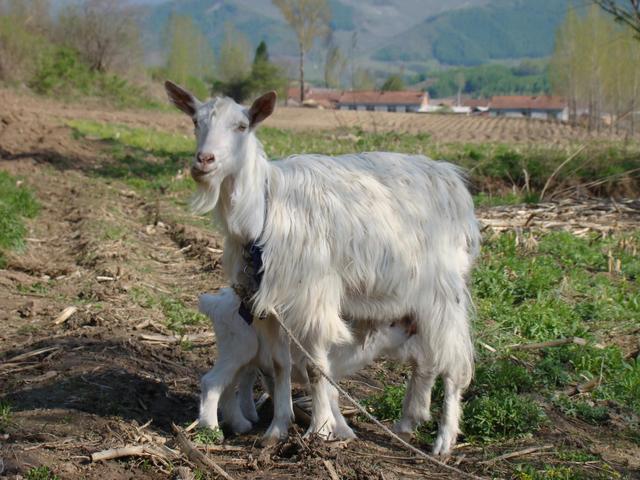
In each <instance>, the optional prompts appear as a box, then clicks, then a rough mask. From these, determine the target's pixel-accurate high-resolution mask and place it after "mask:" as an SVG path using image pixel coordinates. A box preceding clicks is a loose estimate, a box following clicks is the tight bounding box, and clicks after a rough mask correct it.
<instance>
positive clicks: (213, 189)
mask: <svg viewBox="0 0 640 480" xmlns="http://www.w3.org/2000/svg"><path fill="white" fill-rule="evenodd" d="M221 183H222V180H221V179H219V178H218V177H213V178H208V179H207V181H206V182H198V190H197V191H196V193H195V194H194V195H193V198H192V199H191V211H192V212H193V213H195V214H198V215H201V214H204V213H209V212H210V211H211V210H213V209H214V208H216V204H217V203H218V197H219V196H220V184H221Z"/></svg>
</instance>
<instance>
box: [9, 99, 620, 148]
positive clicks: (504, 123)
mask: <svg viewBox="0 0 640 480" xmlns="http://www.w3.org/2000/svg"><path fill="white" fill-rule="evenodd" d="M17 102H19V105H18V104H17ZM0 105H6V106H7V107H6V112H15V111H16V110H17V111H19V112H24V113H34V114H37V113H38V112H41V111H43V110H46V111H47V112H50V113H51V114H55V115H56V117H58V118H60V119H69V120H71V119H76V118H84V119H91V120H97V121H104V122H115V121H117V122H119V123H122V124H126V125H132V126H136V125H143V126H146V127H151V128H157V129H162V130H166V131H171V132H180V133H184V134H185V135H191V132H192V126H191V124H190V122H185V121H184V118H182V117H181V115H177V114H175V113H172V112H154V113H153V114H149V112H132V111H130V112H122V111H117V110H114V109H112V108H105V107H104V106H103V105H101V104H99V103H97V104H96V103H92V102H90V101H86V102H83V103H82V104H80V103H71V104H61V103H58V102H56V101H53V100H48V99H43V98H41V97H33V96H31V95H28V94H26V93H25V94H23V95H20V96H19V99H18V98H16V97H15V95H14V93H13V92H11V91H9V90H2V89H0ZM1 114H2V111H0V115H1ZM265 125H266V126H270V127H276V128H286V129H291V130H332V129H338V128H341V129H342V128H346V129H362V130H365V131H373V132H406V133H426V134H428V135H429V137H430V138H431V140H433V141H434V142H442V143H449V142H457V143H484V142H504V143H511V144H514V143H515V144H533V143H535V144H542V145H545V144H546V145H564V144H567V143H573V142H578V141H583V140H611V139H614V140H615V139H619V138H621V137H618V136H616V135H614V134H612V133H611V132H609V131H602V132H589V131H588V130H587V129H585V128H582V127H574V126H571V125H567V124H563V123H559V122H555V121H544V120H533V121H532V120H528V119H518V118H490V117H485V116H464V115H437V114H429V115H427V114H419V115H418V114H414V113H391V112H366V111H340V110H320V109H310V108H292V107H284V106H279V107H278V108H277V109H276V111H275V113H274V114H273V116H272V117H270V118H268V119H267V120H266V122H265Z"/></svg>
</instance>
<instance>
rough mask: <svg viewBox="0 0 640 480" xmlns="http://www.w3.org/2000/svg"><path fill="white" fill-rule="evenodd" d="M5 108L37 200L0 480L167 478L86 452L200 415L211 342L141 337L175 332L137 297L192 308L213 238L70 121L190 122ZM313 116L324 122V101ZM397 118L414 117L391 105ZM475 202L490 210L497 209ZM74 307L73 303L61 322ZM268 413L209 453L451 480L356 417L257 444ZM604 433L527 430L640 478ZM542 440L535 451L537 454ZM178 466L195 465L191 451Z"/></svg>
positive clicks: (3, 300)
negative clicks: (326, 436)
mask: <svg viewBox="0 0 640 480" xmlns="http://www.w3.org/2000/svg"><path fill="white" fill-rule="evenodd" d="M0 105H2V109H1V110H0V169H2V170H5V171H8V172H9V173H11V174H13V175H17V176H19V177H21V178H24V179H25V181H26V183H28V184H29V186H30V187H31V188H32V189H33V190H34V192H35V194H36V196H37V198H38V200H39V201H40V203H41V205H42V210H41V212H40V214H39V215H38V217H37V218H36V220H34V221H31V222H30V223H29V225H28V228H29V233H28V236H27V247H26V249H25V250H24V251H22V252H20V253H16V254H12V255H11V256H10V257H9V263H8V266H7V269H5V270H0V325H1V327H0V359H1V361H0V398H3V399H5V400H7V401H8V402H9V403H10V404H11V405H12V406H13V412H12V414H11V422H10V426H9V427H8V429H7V433H6V434H4V436H0V459H1V460H2V462H3V463H2V467H0V478H11V479H13V478H19V477H17V475H22V476H24V475H25V474H26V472H27V471H28V470H29V469H30V468H32V467H37V466H40V465H47V466H49V467H50V468H51V470H52V471H53V472H55V473H56V474H57V475H59V476H60V478H62V479H74V480H75V479H101V480H105V479H155V478H158V479H160V478H170V477H171V475H172V474H171V469H172V467H171V466H170V465H168V464H167V463H163V462H162V461H159V460H157V459H156V458H154V457H130V458H123V459H120V460H108V461H104V462H95V463H94V462H91V459H90V455H91V454H92V453H94V452H97V451H101V450H104V449H108V448H115V447H123V446H125V445H140V444H146V445H154V446H159V445H166V446H168V447H170V448H171V449H174V450H176V451H177V447H176V441H175V437H174V434H173V432H172V430H171V428H170V425H171V423H172V422H173V423H175V424H178V425H183V426H184V425H186V424H189V423H191V422H192V421H193V420H194V419H195V418H196V417H197V408H198V394H199V378H200V376H201V375H202V374H203V373H204V372H205V371H206V370H207V369H208V368H210V366H211V365H212V363H213V359H214V358H215V340H213V341H212V340H211V339H210V337H207V336H206V334H207V333H208V332H209V327H208V326H206V325H198V326H191V327H188V328H187V333H189V334H192V335H200V337H194V338H201V339H204V341H195V340H194V342H193V345H191V346H190V348H184V346H183V345H180V344H178V343H168V342H166V341H163V342H157V341H149V340H145V339H144V338H143V337H144V336H147V337H146V338H150V337H153V335H165V336H168V335H170V334H171V332H169V331H168V330H167V328H166V326H165V325H164V322H163V319H162V317H161V314H160V313H159V312H156V313H157V315H156V314H153V313H152V312H153V311H152V310H149V309H148V308H144V307H143V306H141V305H140V303H139V302H134V301H132V298H133V297H134V293H135V292H137V291H140V290H144V291H147V292H151V294H157V295H167V296H171V297H172V298H176V299H178V300H181V301H182V302H184V304H186V305H187V306H190V307H192V308H194V307H195V304H196V300H197V294H198V293H201V292H205V291H209V292H211V291H215V290H216V289H217V288H219V287H220V286H223V285H224V284H225V279H224V278H223V276H222V274H221V271H220V267H219V256H220V249H221V239H220V237H219V236H218V235H217V234H216V233H214V231H213V230H212V229H207V228H204V227H202V226H198V225H199V223H198V222H197V221H194V219H193V218H192V217H190V216H189V215H188V214H187V213H185V211H184V209H182V208H181V207H180V206H178V205H176V203H175V202H171V201H169V200H167V199H164V198H162V197H160V198H158V199H157V201H156V200H153V201H152V200H150V199H148V198H143V197H142V196H140V195H139V194H137V193H135V192H133V191H131V190H130V189H128V188H127V187H126V186H124V185H122V184H119V183H118V182H115V181H106V180H104V179H100V178H97V177H96V176H95V175H92V174H91V172H92V169H94V168H95V166H97V165H100V164H102V163H104V162H109V161H110V159H109V158H108V157H107V156H106V155H105V153H104V152H103V150H102V149H100V148H99V144H97V143H96V142H90V141H87V140H86V139H84V140H82V139H74V138H73V136H72V132H71V130H70V129H69V128H68V127H67V126H65V123H64V121H65V120H66V119H70V118H85V119H96V120H101V121H109V122H118V123H127V124H131V125H139V126H145V127H154V128H158V129H162V130H167V131H181V132H182V131H184V132H185V133H189V132H190V127H189V122H187V121H185V119H184V118H183V117H182V116H180V115H178V114H169V113H154V112H151V113H149V112H117V111H114V110H109V109H105V108H102V107H100V108H98V107H96V106H91V107H90V108H87V106H81V105H77V104H76V105H71V106H68V105H63V104H59V103H56V102H54V101H43V100H41V99H35V98H32V97H27V96H15V95H14V94H13V93H11V92H8V91H0ZM316 113H318V112H316ZM347 113H349V112H347ZM306 114H307V112H306V111H302V110H298V111H295V112H292V111H291V112H290V111H288V110H282V111H281V113H280V114H279V115H277V116H276V118H274V119H273V121H272V122H271V124H272V125H274V126H282V125H287V126H289V125H290V123H288V122H291V121H293V120H292V119H294V121H295V123H296V124H297V125H298V127H300V126H301V124H302V123H301V122H302V120H301V119H302V118H307V116H306ZM322 115H323V116H324V117H325V119H324V120H323V121H325V122H327V121H330V120H327V118H330V117H329V115H330V114H329V113H327V112H324V113H322ZM394 117H396V116H395V115H394ZM410 117H411V119H415V118H418V117H416V116H410ZM354 118H355V117H354ZM407 118H408V117H407ZM420 118H422V117H420ZM351 120H353V119H351ZM395 120H396V119H395V118H394V121H395ZM353 121H354V123H356V124H357V122H356V121H355V120H353ZM397 121H398V122H404V121H408V120H405V116H404V115H397ZM469 121H472V119H469ZM305 125H306V124H305ZM394 125H396V124H394V123H392V122H389V123H387V127H386V128H394ZM545 128H546V127H545ZM443 135H448V134H443ZM443 138H448V137H446V136H443ZM456 139H457V140H460V138H459V135H456ZM483 215H484V216H485V217H487V218H490V217H491V212H490V211H488V210H487V211H484V212H483ZM71 305H74V306H76V307H77V311H76V312H75V313H74V314H73V315H71V316H70V317H69V318H68V319H67V320H66V321H64V322H61V323H59V324H56V323H55V319H56V318H58V316H59V314H60V313H61V312H62V311H63V310H64V309H65V308H67V307H69V306H71ZM150 312H151V313H150ZM154 315H156V316H154ZM382 368H383V367H382V365H377V366H374V367H372V368H370V369H368V370H367V371H365V373H364V374H362V375H361V376H359V377H357V378H356V379H354V380H352V381H349V382H346V383H345V385H346V386H347V387H348V389H349V390H350V391H351V392H353V393H354V394H355V395H356V396H358V397H359V398H362V396H363V395H366V394H367V393H371V392H373V391H375V390H377V389H380V387H381V383H380V381H379V380H377V379H376V378H377V375H376V373H377V372H379V371H380V369H382ZM261 417H262V422H261V425H259V426H258V427H257V428H256V429H254V431H252V432H251V433H250V434H248V435H245V436H241V437H234V438H230V439H229V440H226V441H225V443H224V444H223V445H222V446H218V447H216V449H215V450H213V451H210V452H209V453H208V455H210V457H211V458H212V459H214V460H215V461H216V462H217V463H218V464H219V465H220V466H222V467H223V468H224V469H225V470H226V471H227V472H228V473H229V474H230V475H231V476H233V477H234V478H330V474H331V473H332V472H331V470H332V469H333V470H335V471H336V472H337V475H338V476H339V477H340V478H362V479H365V478H366V479H369V478H379V479H400V478H460V477H459V476H457V475H455V474H450V473H446V472H443V471H442V470H439V469H438V468H436V467H434V466H431V465H429V464H428V463H426V462H425V461H422V460H416V459H415V458H412V457H411V455H409V454H408V453H407V452H406V451H404V450H402V449H401V447H399V446H398V445H396V444H394V443H392V442H391V441H389V440H388V439H387V438H385V436H384V435H383V434H382V433H380V432H378V431H377V430H375V429H374V428H373V427H372V426H371V425H370V424H368V423H366V422H363V421H360V420H358V419H357V418H354V419H353V424H354V426H355V429H356V431H357V432H358V434H359V436H360V439H359V440H356V441H353V442H350V443H349V444H347V445H344V444H342V443H337V444H323V443H321V442H318V441H315V440H312V441H305V440H302V438H301V436H300V434H301V432H302V431H303V430H302V428H301V427H296V428H294V430H293V431H292V435H291V439H290V440H289V441H288V442H286V443H284V444H281V445H279V446H276V447H272V448H268V449H261V448H259V447H258V446H257V441H258V439H259V438H260V435H261V433H262V432H263V431H264V429H265V427H266V425H268V422H269V406H268V404H267V405H265V407H264V408H263V409H262V410H261ZM607 435H608V434H607V432H606V431H603V430H599V429H598V428H596V427H591V426H589V425H587V424H584V423H582V422H579V421H577V420H576V421H568V420H567V419H558V420H557V421H554V422H553V423H552V425H550V426H547V427H545V431H544V432H543V433H542V436H541V437H538V438H537V440H536V441H537V442H539V441H540V438H542V439H543V440H544V441H545V442H547V443H549V444H550V445H552V446H560V445H572V444H573V445H581V446H584V445H587V446H589V448H591V449H592V450H593V451H594V452H597V453H598V454H599V455H602V457H603V458H604V459H605V460H606V461H607V462H610V464H611V465H613V466H614V467H615V468H616V469H617V470H619V471H621V472H623V473H625V474H626V475H629V476H631V477H633V478H640V473H638V472H640V451H639V449H638V447H637V446H636V447H633V446H632V445H630V444H624V443H616V442H613V441H611V439H609V438H608V437H607ZM532 446H533V447H536V446H541V445H540V444H532V443H531V440H530V439H529V440H528V439H523V440H521V441H517V442H514V443H513V444H511V445H509V446H508V448H507V449H506V450H505V449H504V448H505V447H504V446H501V447H498V450H496V449H495V448H492V447H486V448H481V447H475V446H471V445H465V443H464V441H462V443H461V445H460V446H459V447H458V448H457V449H456V451H455V454H454V455H453V456H452V457H450V458H449V459H448V460H447V461H448V463H449V464H450V465H456V466H457V467H458V468H460V469H462V470H464V471H467V472H473V473H475V474H477V475H481V476H486V477H491V476H508V475H509V474H508V473H506V472H510V471H512V468H511V465H510V463H509V460H504V461H501V462H500V461H498V462H489V463H481V461H483V460H485V459H486V458H488V457H491V456H495V455H497V454H500V453H505V452H509V451H516V450H521V449H525V448H528V447H532ZM500 449H502V450H500ZM546 452H549V449H543V450H541V451H539V452H537V453H533V454H532V455H533V456H535V457H536V458H544V455H545V453H546ZM172 464H173V466H179V465H183V466H187V467H189V466H191V467H192V465H191V463H190V462H189V461H187V460H186V458H185V457H184V456H180V457H177V458H175V459H173V460H172ZM594 468H595V467H594Z"/></svg>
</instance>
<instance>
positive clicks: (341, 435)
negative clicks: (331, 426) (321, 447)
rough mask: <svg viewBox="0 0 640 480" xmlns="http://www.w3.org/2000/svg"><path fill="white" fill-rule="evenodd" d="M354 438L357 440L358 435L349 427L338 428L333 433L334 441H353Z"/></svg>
mask: <svg viewBox="0 0 640 480" xmlns="http://www.w3.org/2000/svg"><path fill="white" fill-rule="evenodd" d="M354 438H357V437H356V434H355V433H354V431H353V430H352V429H351V427H349V425H343V426H339V427H336V428H335V430H334V432H333V439H334V440H353V439H354Z"/></svg>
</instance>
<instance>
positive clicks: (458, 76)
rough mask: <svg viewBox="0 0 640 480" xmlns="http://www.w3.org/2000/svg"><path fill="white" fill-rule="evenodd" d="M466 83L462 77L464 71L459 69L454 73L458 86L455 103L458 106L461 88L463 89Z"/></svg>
mask: <svg viewBox="0 0 640 480" xmlns="http://www.w3.org/2000/svg"><path fill="white" fill-rule="evenodd" d="M466 83H467V81H466V79H465V78H464V72H463V71H462V70H460V71H459V72H457V73H456V87H458V99H457V102H456V103H457V105H458V106H460V101H461V97H462V90H463V89H464V86H465V85H466Z"/></svg>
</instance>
